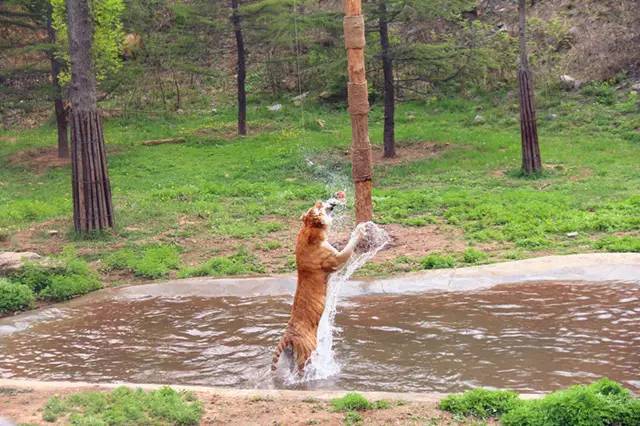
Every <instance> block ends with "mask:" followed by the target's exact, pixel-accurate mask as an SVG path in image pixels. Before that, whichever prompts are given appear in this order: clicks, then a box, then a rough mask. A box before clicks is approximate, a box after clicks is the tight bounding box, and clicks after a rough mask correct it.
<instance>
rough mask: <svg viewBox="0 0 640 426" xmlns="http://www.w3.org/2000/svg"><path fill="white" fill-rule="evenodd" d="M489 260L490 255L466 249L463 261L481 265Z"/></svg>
mask: <svg viewBox="0 0 640 426" xmlns="http://www.w3.org/2000/svg"><path fill="white" fill-rule="evenodd" d="M488 258H489V255H487V254H486V253H484V252H482V251H480V250H476V249H474V248H471V247H470V248H468V249H466V250H465V251H464V253H463V255H462V260H463V261H464V263H480V262H484V261H485V260H487V259H488Z"/></svg>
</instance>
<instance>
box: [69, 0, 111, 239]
mask: <svg viewBox="0 0 640 426" xmlns="http://www.w3.org/2000/svg"><path fill="white" fill-rule="evenodd" d="M67 16H68V20H69V22H68V27H69V53H70V56H71V88H70V98H71V105H72V106H71V108H72V109H71V167H72V188H73V223H74V226H75V229H76V231H77V232H80V233H85V232H90V231H94V230H101V229H105V228H107V227H113V205H112V202H111V187H110V184H109V175H108V171H107V157H106V152H105V146H104V134H103V132H102V122H101V120H100V115H99V114H98V108H97V104H96V80H95V74H94V72H93V65H92V61H91V43H92V28H91V20H90V16H89V4H88V0H67Z"/></svg>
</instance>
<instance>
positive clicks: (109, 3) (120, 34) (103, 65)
mask: <svg viewBox="0 0 640 426" xmlns="http://www.w3.org/2000/svg"><path fill="white" fill-rule="evenodd" d="M50 2H51V8H52V21H53V28H54V29H55V30H56V34H57V46H56V49H55V52H56V53H55V54H56V56H57V57H58V58H59V59H60V60H61V61H62V63H63V64H66V65H67V67H66V68H65V69H64V70H63V71H62V73H61V75H60V80H61V81H60V83H61V84H63V85H67V84H68V83H69V81H70V79H71V74H70V71H69V67H68V64H69V36H68V31H67V12H66V7H65V0H50ZM89 7H90V12H91V17H92V20H93V28H94V32H93V52H92V56H93V61H94V65H95V71H96V78H97V79H98V81H100V80H104V79H106V78H108V77H112V76H114V75H115V74H116V73H117V72H118V71H119V70H120V68H121V67H122V61H121V55H122V43H123V40H124V30H123V26H122V14H123V12H124V10H125V5H124V1H123V0H91V1H90V2H89Z"/></svg>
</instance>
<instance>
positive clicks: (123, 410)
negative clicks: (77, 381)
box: [42, 387, 203, 426]
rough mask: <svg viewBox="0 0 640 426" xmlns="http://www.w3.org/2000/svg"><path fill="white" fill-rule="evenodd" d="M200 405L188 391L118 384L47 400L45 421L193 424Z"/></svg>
mask: <svg viewBox="0 0 640 426" xmlns="http://www.w3.org/2000/svg"><path fill="white" fill-rule="evenodd" d="M202 413H203V409H202V404H201V403H200V402H199V401H198V400H197V399H196V397H195V395H193V394H192V393H189V392H176V391H175V390H173V389H171V388H169V387H164V388H162V389H159V390H155V391H151V392H145V391H143V390H141V389H136V390H133V389H130V388H127V387H119V388H117V389H114V390H113V391H112V392H81V393H77V394H73V395H70V396H68V397H66V398H64V399H63V398H60V397H53V398H51V399H49V401H48V402H47V404H46V405H45V407H44V411H43V414H42V418H43V420H45V421H47V422H56V421H62V422H63V423H65V424H74V425H143V424H144V425H184V426H188V425H197V424H199V422H200V419H201V417H202Z"/></svg>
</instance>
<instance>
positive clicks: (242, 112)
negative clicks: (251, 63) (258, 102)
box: [231, 0, 247, 135]
mask: <svg viewBox="0 0 640 426" xmlns="http://www.w3.org/2000/svg"><path fill="white" fill-rule="evenodd" d="M238 3H239V0H231V23H232V24H233V32H234V33H235V36H236V51H237V55H238V62H237V65H236V74H237V84H238V134H239V135H246V134H247V93H246V89H245V80H246V76H247V68H246V63H245V50H244V39H243V37H242V27H241V26H240V13H239V12H238V6H239V4H238Z"/></svg>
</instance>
